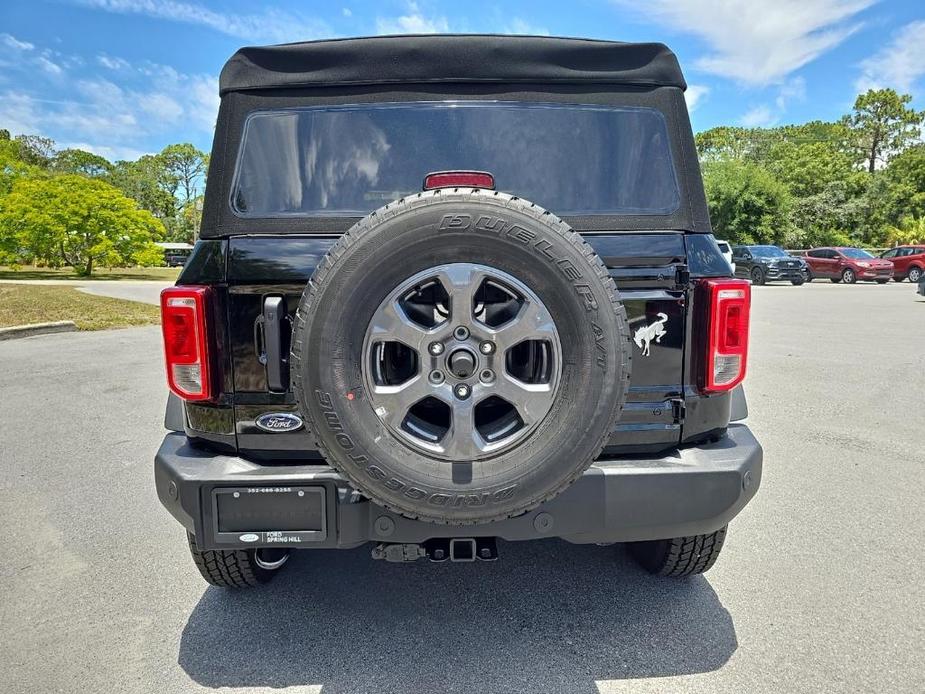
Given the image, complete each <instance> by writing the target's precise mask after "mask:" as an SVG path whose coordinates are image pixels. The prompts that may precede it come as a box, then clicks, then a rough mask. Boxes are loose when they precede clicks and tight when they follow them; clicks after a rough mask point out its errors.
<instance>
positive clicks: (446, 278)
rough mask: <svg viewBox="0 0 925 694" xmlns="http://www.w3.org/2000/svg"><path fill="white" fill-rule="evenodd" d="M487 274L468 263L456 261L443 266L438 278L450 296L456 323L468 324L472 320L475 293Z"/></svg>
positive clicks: (451, 308)
mask: <svg viewBox="0 0 925 694" xmlns="http://www.w3.org/2000/svg"><path fill="white" fill-rule="evenodd" d="M484 277H485V274H484V273H483V272H482V271H481V270H479V269H478V268H476V267H474V266H472V265H469V264H468V263H454V264H452V265H447V266H445V267H443V268H441V270H440V272H439V274H438V275H437V278H438V279H439V280H440V283H441V284H442V285H443V288H444V289H445V290H446V293H447V294H449V296H450V306H449V308H450V320H451V321H452V322H453V324H454V325H468V324H469V323H470V322H471V321H472V306H473V299H474V298H475V293H476V292H477V291H478V289H479V286H480V285H481V284H482V280H483V279H484Z"/></svg>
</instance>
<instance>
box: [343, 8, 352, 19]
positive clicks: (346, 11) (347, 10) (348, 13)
mask: <svg viewBox="0 0 925 694" xmlns="http://www.w3.org/2000/svg"><path fill="white" fill-rule="evenodd" d="M340 13H341V14H342V15H344V16H345V17H352V16H353V10H351V9H350V8H349V7H345V8H343V9H342V10H341V11H340Z"/></svg>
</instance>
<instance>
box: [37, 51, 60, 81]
mask: <svg viewBox="0 0 925 694" xmlns="http://www.w3.org/2000/svg"><path fill="white" fill-rule="evenodd" d="M36 62H37V63H38V65H39V67H40V68H42V69H43V70H44V71H45V72H47V73H48V74H49V75H55V76H57V75H61V74H63V73H64V70H63V69H61V66H60V65H58V64H57V63H56V62H54V61H53V60H51V59H50V58H49V57H48V56H46V55H40V56H39V57H38V58H37V59H36Z"/></svg>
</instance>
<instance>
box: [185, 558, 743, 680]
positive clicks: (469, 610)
mask: <svg viewBox="0 0 925 694" xmlns="http://www.w3.org/2000/svg"><path fill="white" fill-rule="evenodd" d="M499 550H500V555H501V559H500V560H499V561H497V562H494V563H485V562H478V563H475V564H449V563H443V564H432V563H427V562H419V563H417V564H407V565H395V564H387V563H385V562H377V561H373V560H371V559H370V557H369V547H363V548H359V549H356V550H351V551H343V550H340V551H338V550H315V551H310V552H298V553H296V555H294V556H293V558H292V559H291V560H290V564H291V565H290V566H288V567H287V570H286V571H284V572H283V573H282V574H281V575H280V576H279V577H277V578H276V579H275V580H274V581H273V582H272V583H270V584H269V585H267V586H265V587H262V588H259V589H256V590H252V591H242V592H235V591H224V590H220V589H217V588H209V589H208V590H206V591H205V593H204V594H203V596H202V598H201V599H200V601H199V603H198V604H197V606H196V608H195V609H194V610H193V613H192V614H191V615H190V618H189V620H188V622H187V625H186V628H185V629H184V630H183V635H182V638H181V641H180V654H179V664H180V666H181V667H182V668H183V669H184V670H185V671H186V673H187V674H188V675H189V676H190V677H191V678H192V679H193V680H194V681H196V682H197V683H199V684H200V685H203V686H207V687H238V686H263V687H284V686H290V685H316V686H317V685H321V686H322V689H323V691H324V692H325V694H331V693H333V692H357V691H376V692H422V691H443V692H454V691H466V692H488V691H490V692H503V691H512V692H521V691H555V692H581V693H582V694H586V693H588V692H597V691H598V689H597V687H596V686H595V684H594V682H595V680H600V679H625V678H640V677H662V676H667V675H680V674H691V673H701V672H708V671H712V670H716V669H718V668H719V667H721V666H722V665H723V664H724V663H726V661H727V660H729V658H730V657H731V656H732V654H733V653H734V652H735V649H736V647H737V642H736V635H735V628H734V626H733V623H732V619H731V617H730V616H729V613H728V612H727V611H726V609H725V608H724V607H723V606H722V605H721V604H720V602H719V600H718V598H717V596H716V593H715V592H714V591H713V589H712V588H711V587H710V584H709V583H708V582H707V581H706V579H704V578H703V577H700V576H698V577H694V578H690V579H684V580H671V579H659V578H655V577H651V576H649V575H647V574H644V573H643V572H642V571H640V570H638V569H637V568H636V567H635V565H633V564H632V563H631V560H630V558H629V557H628V556H627V555H626V553H625V552H624V551H623V550H622V549H619V550H616V559H615V558H614V552H615V550H614V549H613V548H609V547H597V546H578V545H570V544H568V543H565V542H562V541H557V540H549V541H542V542H524V543H503V544H501V546H500V547H499Z"/></svg>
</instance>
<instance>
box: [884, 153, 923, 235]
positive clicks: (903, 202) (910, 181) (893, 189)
mask: <svg viewBox="0 0 925 694" xmlns="http://www.w3.org/2000/svg"><path fill="white" fill-rule="evenodd" d="M883 175H884V176H885V177H886V179H887V180H888V181H889V183H890V190H889V192H888V199H887V202H886V205H887V217H888V218H889V219H890V220H891V223H892V224H893V225H895V224H896V223H898V222H899V220H901V219H903V218H904V217H923V218H925V144H922V143H919V144H917V145H913V146H912V147H908V148H906V149H905V150H904V151H903V152H901V153H900V154H897V155H896V156H895V157H893V158H892V159H891V160H890V164H889V166H888V167H887V168H886V170H885V171H884V172H883Z"/></svg>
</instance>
